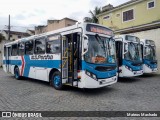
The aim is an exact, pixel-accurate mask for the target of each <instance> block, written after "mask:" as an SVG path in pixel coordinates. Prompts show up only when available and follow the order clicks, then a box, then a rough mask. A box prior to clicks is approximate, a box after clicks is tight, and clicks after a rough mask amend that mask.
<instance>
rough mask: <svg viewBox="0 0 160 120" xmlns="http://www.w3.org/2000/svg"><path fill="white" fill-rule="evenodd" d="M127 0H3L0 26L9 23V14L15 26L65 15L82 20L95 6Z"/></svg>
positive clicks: (59, 17) (39, 22)
mask: <svg viewBox="0 0 160 120" xmlns="http://www.w3.org/2000/svg"><path fill="white" fill-rule="evenodd" d="M126 1H129V0H121V1H118V0H25V1H24V0H3V1H1V7H0V28H2V27H4V25H7V24H8V15H9V14H10V15H11V25H13V26H31V25H41V24H45V23H46V22H47V19H62V18H64V17H71V18H73V19H76V20H78V21H82V20H83V18H84V17H85V16H89V13H88V12H89V10H93V9H94V7H95V6H99V7H102V6H105V5H107V4H109V3H110V4H113V5H114V6H115V5H118V4H121V3H123V2H126Z"/></svg>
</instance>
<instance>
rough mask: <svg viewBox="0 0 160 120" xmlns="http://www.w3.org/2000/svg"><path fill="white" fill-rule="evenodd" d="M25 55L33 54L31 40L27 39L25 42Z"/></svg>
mask: <svg viewBox="0 0 160 120" xmlns="http://www.w3.org/2000/svg"><path fill="white" fill-rule="evenodd" d="M25 48H26V55H32V54H33V41H28V42H26V43H25Z"/></svg>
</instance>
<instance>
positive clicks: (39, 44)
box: [35, 38, 46, 54]
mask: <svg viewBox="0 0 160 120" xmlns="http://www.w3.org/2000/svg"><path fill="white" fill-rule="evenodd" d="M45 42H46V41H45V38H41V39H38V40H35V54H44V53H45Z"/></svg>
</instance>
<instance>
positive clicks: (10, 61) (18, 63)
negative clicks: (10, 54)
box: [3, 60, 22, 66]
mask: <svg viewBox="0 0 160 120" xmlns="http://www.w3.org/2000/svg"><path fill="white" fill-rule="evenodd" d="M3 64H11V65H18V66H21V65H22V62H21V60H3Z"/></svg>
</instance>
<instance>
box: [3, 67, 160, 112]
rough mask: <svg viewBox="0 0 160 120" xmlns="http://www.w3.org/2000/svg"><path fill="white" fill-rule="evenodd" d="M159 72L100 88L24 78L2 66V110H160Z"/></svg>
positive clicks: (122, 80) (121, 80)
mask: <svg viewBox="0 0 160 120" xmlns="http://www.w3.org/2000/svg"><path fill="white" fill-rule="evenodd" d="M159 110H160V75H145V76H144V75H143V76H141V77H135V78H125V79H120V80H119V81H118V83H116V84H114V85H112V86H108V87H104V88H99V89H85V90H84V89H79V88H73V87H69V86H66V87H65V89H64V90H63V91H58V90H55V89H54V88H52V87H51V86H50V85H49V83H47V82H42V81H37V80H32V79H22V80H16V79H14V77H13V75H11V74H7V73H5V72H3V70H2V69H0V111H159Z"/></svg>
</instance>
